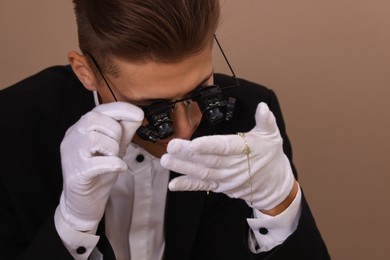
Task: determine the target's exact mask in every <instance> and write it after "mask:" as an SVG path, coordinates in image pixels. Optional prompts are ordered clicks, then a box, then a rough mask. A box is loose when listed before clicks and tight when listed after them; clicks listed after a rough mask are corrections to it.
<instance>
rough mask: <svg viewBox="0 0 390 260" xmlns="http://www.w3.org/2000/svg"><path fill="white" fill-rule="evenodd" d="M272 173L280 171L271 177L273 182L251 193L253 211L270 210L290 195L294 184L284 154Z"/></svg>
mask: <svg viewBox="0 0 390 260" xmlns="http://www.w3.org/2000/svg"><path fill="white" fill-rule="evenodd" d="M275 166H277V167H279V169H277V168H273V169H272V170H273V171H280V172H281V173H282V174H278V175H276V174H274V175H272V176H274V177H276V176H279V178H275V179H274V180H270V182H266V185H263V186H260V187H259V188H258V190H256V191H253V206H251V205H249V206H251V207H252V208H254V209H259V210H271V209H273V208H275V207H276V206H278V205H279V204H280V203H282V202H283V201H284V200H285V199H286V198H287V196H288V195H289V194H290V192H291V190H292V188H293V186H294V183H295V177H294V174H293V172H292V169H291V164H290V161H289V159H288V158H287V156H286V155H285V154H283V156H282V158H281V160H280V161H279V162H277V163H275V164H274V167H275Z"/></svg>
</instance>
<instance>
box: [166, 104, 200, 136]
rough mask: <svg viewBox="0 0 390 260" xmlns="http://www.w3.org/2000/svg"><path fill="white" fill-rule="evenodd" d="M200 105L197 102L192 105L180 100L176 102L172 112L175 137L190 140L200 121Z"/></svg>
mask: <svg viewBox="0 0 390 260" xmlns="http://www.w3.org/2000/svg"><path fill="white" fill-rule="evenodd" d="M200 117H201V115H200V111H199V107H198V105H197V104H196V103H195V102H191V103H190V105H187V104H185V103H184V102H180V103H177V104H176V108H175V110H174V112H172V113H171V118H172V121H173V131H174V138H180V139H186V140H189V139H190V138H191V136H192V134H193V133H194V131H195V129H196V126H197V125H198V123H199V121H200Z"/></svg>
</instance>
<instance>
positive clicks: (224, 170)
mask: <svg viewBox="0 0 390 260" xmlns="http://www.w3.org/2000/svg"><path fill="white" fill-rule="evenodd" d="M255 118H256V126H255V127H254V128H253V129H252V130H251V131H250V132H248V133H245V136H244V137H243V136H239V135H214V136H204V137H200V138H197V139H194V140H192V141H188V140H180V139H173V140H172V141H170V142H169V144H168V147H167V151H168V153H167V154H164V155H163V156H162V158H161V165H162V166H163V167H165V168H167V169H169V170H172V171H176V172H178V173H182V174H185V175H184V176H180V177H177V178H175V179H173V180H172V181H171V182H170V183H169V189H170V190H172V191H194V190H204V191H213V192H222V193H225V194H226V195H228V196H229V197H232V198H241V199H243V200H245V201H246V202H247V203H248V205H249V206H251V207H253V208H255V209H259V210H270V209H273V208H274V207H276V206H277V205H279V204H280V203H281V202H282V201H283V200H284V199H285V198H286V197H287V196H288V194H289V193H290V191H291V189H292V187H293V184H294V181H295V180H294V175H293V173H292V169H291V165H290V162H289V160H288V158H287V157H286V155H285V154H284V152H283V148H282V143H283V140H282V138H281V136H280V133H279V129H278V127H277V125H276V120H275V117H274V115H273V114H272V112H271V111H270V110H269V108H268V106H267V105H266V104H265V103H260V104H259V105H258V107H257V110H256V115H255ZM245 144H247V146H248V147H249V149H250V153H249V165H248V157H247V155H246V154H245V153H244V151H243V150H244V147H245ZM248 166H249V168H248ZM249 169H250V174H249V171H248V170H249ZM249 175H251V177H250V176H249Z"/></svg>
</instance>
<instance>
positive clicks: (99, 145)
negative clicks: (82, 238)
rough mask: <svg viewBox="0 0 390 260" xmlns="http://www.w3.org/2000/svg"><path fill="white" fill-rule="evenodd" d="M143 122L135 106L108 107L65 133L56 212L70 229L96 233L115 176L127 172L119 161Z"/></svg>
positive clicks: (141, 114) (122, 162) (80, 121)
mask: <svg viewBox="0 0 390 260" xmlns="http://www.w3.org/2000/svg"><path fill="white" fill-rule="evenodd" d="M143 118H144V114H143V111H142V110H141V109H140V108H138V107H136V106H133V105H131V104H129V103H124V102H114V103H108V104H103V105H99V106H97V107H95V108H94V109H93V110H92V111H90V112H88V113H87V114H85V115H84V116H82V117H81V119H80V120H79V121H78V122H77V123H76V124H74V125H73V126H72V127H70V128H69V129H68V131H67V132H66V134H65V137H64V139H63V141H62V143H61V161H62V171H63V181H64V182H63V183H64V184H63V191H62V194H61V199H60V205H59V211H60V217H61V218H62V219H63V221H65V223H67V224H68V225H70V226H71V227H72V228H73V229H75V230H78V231H91V230H94V229H96V227H97V225H98V224H99V221H100V219H101V218H102V216H103V213H104V209H105V206H106V203H107V199H108V196H109V193H110V190H111V188H112V187H113V185H114V184H115V182H116V179H117V177H118V174H119V173H121V172H123V171H125V170H126V169H127V165H126V163H125V162H124V161H123V160H122V157H123V155H124V154H125V152H126V148H127V146H128V145H129V143H130V141H131V140H132V138H133V136H134V133H135V131H136V130H137V128H138V127H139V126H140V125H141V122H142V120H143Z"/></svg>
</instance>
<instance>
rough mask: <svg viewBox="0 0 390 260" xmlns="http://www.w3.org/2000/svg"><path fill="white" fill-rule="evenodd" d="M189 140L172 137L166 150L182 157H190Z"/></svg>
mask: <svg viewBox="0 0 390 260" xmlns="http://www.w3.org/2000/svg"><path fill="white" fill-rule="evenodd" d="M190 144H191V141H188V140H184V139H177V138H176V139H172V140H171V141H169V143H168V146H167V152H168V153H170V154H174V155H180V156H181V157H182V158H190V157H191V156H192V154H191V151H190Z"/></svg>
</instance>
